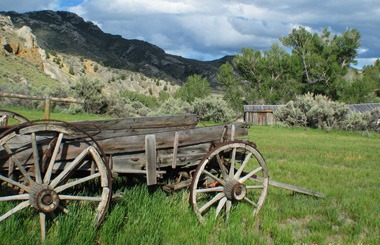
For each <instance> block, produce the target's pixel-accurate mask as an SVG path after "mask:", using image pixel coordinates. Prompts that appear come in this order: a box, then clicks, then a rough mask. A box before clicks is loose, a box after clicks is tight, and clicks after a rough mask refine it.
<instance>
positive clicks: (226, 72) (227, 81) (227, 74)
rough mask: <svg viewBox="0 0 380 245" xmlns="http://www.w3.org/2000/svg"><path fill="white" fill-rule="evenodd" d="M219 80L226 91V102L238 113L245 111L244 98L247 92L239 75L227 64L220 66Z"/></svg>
mask: <svg viewBox="0 0 380 245" xmlns="http://www.w3.org/2000/svg"><path fill="white" fill-rule="evenodd" d="M217 80H218V82H219V83H220V84H221V85H222V89H223V90H224V100H225V101H227V102H228V103H229V105H230V106H231V107H232V108H233V109H234V110H236V111H241V110H243V104H244V97H246V94H245V93H246V92H247V90H245V89H243V84H242V83H240V81H239V78H238V76H237V74H236V73H235V71H234V68H233V67H232V65H231V64H230V63H229V62H227V63H225V64H223V65H221V66H220V68H219V70H218V73H217Z"/></svg>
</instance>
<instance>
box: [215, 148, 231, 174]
mask: <svg viewBox="0 0 380 245" xmlns="http://www.w3.org/2000/svg"><path fill="white" fill-rule="evenodd" d="M216 161H217V162H218V164H219V168H220V171H221V172H222V176H223V179H227V177H228V173H227V168H226V166H225V165H224V158H221V157H220V155H219V154H216Z"/></svg>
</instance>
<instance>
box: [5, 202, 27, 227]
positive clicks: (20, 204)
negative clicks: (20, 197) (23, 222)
mask: <svg viewBox="0 0 380 245" xmlns="http://www.w3.org/2000/svg"><path fill="white" fill-rule="evenodd" d="M28 206H29V200H28V201H24V202H21V203H19V204H18V205H17V206H16V207H14V208H12V209H11V210H9V211H8V212H6V213H5V214H3V215H2V216H0V222H1V221H3V220H5V219H6V218H8V217H9V216H11V215H12V214H15V213H17V212H18V211H20V210H22V209H24V208H26V207H28Z"/></svg>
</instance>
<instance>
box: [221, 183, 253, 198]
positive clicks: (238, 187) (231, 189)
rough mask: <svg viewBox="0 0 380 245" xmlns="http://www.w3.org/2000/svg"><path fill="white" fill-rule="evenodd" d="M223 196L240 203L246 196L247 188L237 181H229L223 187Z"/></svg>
mask: <svg viewBox="0 0 380 245" xmlns="http://www.w3.org/2000/svg"><path fill="white" fill-rule="evenodd" d="M224 194H225V195H226V197H227V198H228V199H232V200H236V201H241V200H243V199H244V197H245V196H246V194H247V187H245V185H243V184H242V183H240V182H239V181H237V180H229V181H227V183H226V185H225V186H224Z"/></svg>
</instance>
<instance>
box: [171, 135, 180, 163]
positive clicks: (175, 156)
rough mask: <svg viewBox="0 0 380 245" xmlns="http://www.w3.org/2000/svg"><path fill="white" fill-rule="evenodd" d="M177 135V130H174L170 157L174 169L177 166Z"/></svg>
mask: <svg viewBox="0 0 380 245" xmlns="http://www.w3.org/2000/svg"><path fill="white" fill-rule="evenodd" d="M178 137H179V132H175V135H174V144H173V158H172V168H173V169H175V168H176V166H177V151H178Z"/></svg>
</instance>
